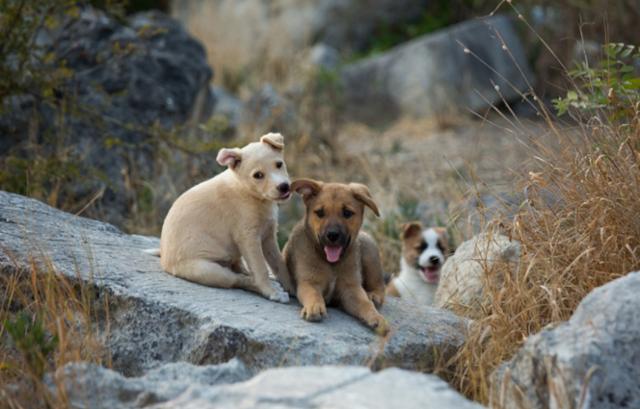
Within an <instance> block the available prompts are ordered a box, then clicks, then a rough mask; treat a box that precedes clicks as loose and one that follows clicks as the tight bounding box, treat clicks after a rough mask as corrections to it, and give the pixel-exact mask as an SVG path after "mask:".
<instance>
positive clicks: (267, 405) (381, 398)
mask: <svg viewBox="0 0 640 409" xmlns="http://www.w3.org/2000/svg"><path fill="white" fill-rule="evenodd" d="M219 367H222V368H219ZM244 375H245V372H244V371H243V370H242V368H241V367H239V365H238V363H237V361H232V362H230V363H229V364H223V365H218V366H204V367H194V366H192V365H188V364H179V365H176V364H169V365H166V366H165V367H162V368H159V369H158V370H155V371H152V372H151V373H149V374H147V375H145V376H143V377H139V378H125V377H124V376H122V375H120V374H118V373H117V372H115V371H111V370H108V369H104V368H101V367H98V366H95V365H88V364H69V365H67V366H66V367H64V368H62V369H60V370H58V372H57V373H56V374H55V376H54V379H56V380H57V383H58V384H59V385H60V384H62V385H64V390H65V393H66V398H67V399H68V401H69V403H70V404H71V406H72V407H75V408H81V407H88V408H95V409H102V408H104V409H107V408H108V409H127V408H141V407H153V408H158V409H159V408H184V409H188V408H194V409H196V408H197V409H208V408H212V409H213V408H261V409H262V408H264V409H272V408H273V409H276V408H282V409H284V408H316V409H321V408H331V409H334V408H345V409H352V408H372V409H373V408H391V407H396V408H407V409H411V408H416V409H417V408H438V409H481V408H482V406H480V405H478V404H476V403H473V402H470V401H468V400H466V399H465V398H464V397H463V396H461V395H460V394H459V393H457V392H455V391H453V389H451V388H450V387H449V386H448V385H447V384H446V383H445V382H444V381H443V380H441V379H439V378H438V377H436V376H433V375H424V374H419V373H412V372H409V371H405V370H401V369H395V368H393V369H385V370H383V371H380V372H377V373H372V372H371V371H370V370H369V369H368V368H364V367H353V366H320V367H316V366H311V367H291V368H277V369H269V370H266V371H264V372H262V373H261V374H259V375H257V376H255V377H254V378H252V379H250V380H248V381H244V382H241V381H242V379H238V378H241V377H243V376H244ZM234 379H235V380H237V381H236V383H231V382H234ZM52 380H53V379H52Z"/></svg>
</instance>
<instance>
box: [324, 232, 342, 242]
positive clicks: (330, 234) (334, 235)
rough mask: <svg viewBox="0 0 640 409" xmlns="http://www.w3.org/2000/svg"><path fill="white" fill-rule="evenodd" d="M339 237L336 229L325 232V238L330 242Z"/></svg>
mask: <svg viewBox="0 0 640 409" xmlns="http://www.w3.org/2000/svg"><path fill="white" fill-rule="evenodd" d="M339 238H340V233H338V232H337V231H330V232H328V233H327V239H328V240H329V241H330V242H332V243H335V242H336V241H338V239H339Z"/></svg>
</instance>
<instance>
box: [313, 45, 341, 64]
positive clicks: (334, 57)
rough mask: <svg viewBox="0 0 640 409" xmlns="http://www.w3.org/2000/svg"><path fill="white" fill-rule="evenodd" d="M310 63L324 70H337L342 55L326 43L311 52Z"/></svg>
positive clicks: (316, 46) (314, 47) (315, 47)
mask: <svg viewBox="0 0 640 409" xmlns="http://www.w3.org/2000/svg"><path fill="white" fill-rule="evenodd" d="M309 63H310V64H311V65H312V66H314V67H318V68H321V69H324V70H329V71H331V70H335V69H336V68H337V67H338V64H339V63H340V53H338V51H337V50H336V49H335V48H333V47H331V46H328V45H326V44H324V43H318V44H316V45H314V46H313V47H311V50H309Z"/></svg>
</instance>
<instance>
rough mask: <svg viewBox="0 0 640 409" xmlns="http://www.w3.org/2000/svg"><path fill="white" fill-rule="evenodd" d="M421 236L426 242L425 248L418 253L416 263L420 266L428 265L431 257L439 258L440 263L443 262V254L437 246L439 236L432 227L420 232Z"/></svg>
mask: <svg viewBox="0 0 640 409" xmlns="http://www.w3.org/2000/svg"><path fill="white" fill-rule="evenodd" d="M422 238H424V241H426V242H427V248H426V249H425V250H424V251H423V252H422V254H420V257H419V258H418V264H420V265H421V266H422V267H428V266H430V265H431V264H432V263H431V261H429V259H430V258H431V257H437V258H438V260H440V265H442V264H444V254H442V251H440V249H439V248H438V239H439V238H440V236H439V235H438V233H437V232H436V231H435V230H434V229H431V228H429V229H426V230H424V231H423V232H422Z"/></svg>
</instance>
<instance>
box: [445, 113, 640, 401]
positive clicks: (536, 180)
mask: <svg viewBox="0 0 640 409" xmlns="http://www.w3.org/2000/svg"><path fill="white" fill-rule="evenodd" d="M603 118H605V116H604V115H594V116H593V117H591V118H586V119H582V120H580V122H579V123H578V126H577V127H576V128H574V129H566V130H561V129H560V128H558V127H557V126H555V127H551V126H550V128H552V129H553V128H555V130H554V131H552V132H555V133H556V135H555V136H556V138H558V141H557V144H555V143H554V144H553V145H554V146H550V145H549V144H548V143H539V144H537V145H536V146H534V147H533V152H532V153H533V156H532V157H533V158H534V159H533V163H532V164H531V169H532V170H531V171H530V172H529V173H528V175H527V176H526V177H525V178H523V186H522V187H523V191H524V197H525V200H524V202H523V203H522V204H521V206H520V208H519V210H518V211H517V212H516V214H515V216H513V217H510V218H503V219H496V220H494V221H493V222H492V226H493V227H495V228H497V229H499V230H501V231H502V232H503V233H505V234H507V235H509V236H510V237H511V238H513V239H514V240H517V241H519V242H520V243H521V246H522V247H521V249H522V258H521V261H520V264H519V267H518V268H517V269H516V270H515V271H511V270H507V269H500V268H498V269H496V268H494V269H491V270H487V271H486V275H487V283H486V288H485V291H486V293H485V294H486V295H487V299H488V304H487V306H486V309H485V310H483V311H476V316H475V317H474V318H475V322H474V324H473V325H472V326H471V328H470V330H469V334H468V339H467V341H466V343H465V345H464V346H463V348H462V349H461V350H460V351H459V353H458V354H457V355H456V357H455V358H454V360H453V362H452V364H453V366H454V368H455V369H454V372H455V377H454V379H455V380H454V382H455V383H456V387H458V388H459V389H460V390H461V391H462V392H463V393H464V394H465V395H467V396H468V397H470V398H472V399H474V400H477V401H481V402H485V403H486V402H488V401H489V399H490V396H491V393H492V392H491V382H490V378H491V374H492V373H493V371H494V370H495V369H496V368H497V367H498V365H500V363H502V362H504V361H505V360H508V359H510V358H511V357H512V356H513V354H514V353H515V352H516V351H517V349H518V348H519V347H520V346H521V345H522V344H523V343H524V341H525V340H526V339H527V337H528V336H529V335H531V334H535V333H537V332H539V331H540V330H542V329H543V328H544V327H545V326H547V325H549V324H554V323H558V322H560V321H564V320H567V319H568V318H569V317H570V316H571V314H572V313H573V311H574V310H575V309H576V307H577V306H578V304H579V303H580V301H581V300H582V299H583V298H584V297H585V296H586V295H587V294H588V293H589V292H590V291H591V290H593V289H594V288H596V287H599V286H601V285H603V284H605V283H607V282H609V281H611V280H613V279H615V278H618V277H620V276H622V275H625V274H627V273H629V272H631V271H634V270H637V269H639V268H640V218H639V217H638V215H639V214H640V105H639V106H635V107H633V113H632V115H631V117H630V118H629V120H628V121H623V123H620V122H616V123H612V122H609V121H608V120H606V119H603ZM550 125H552V124H550Z"/></svg>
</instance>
